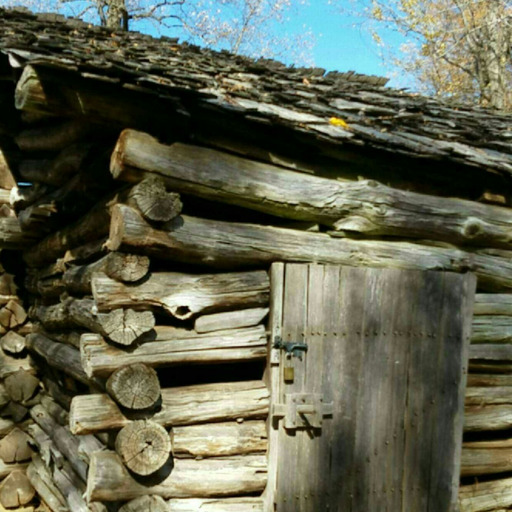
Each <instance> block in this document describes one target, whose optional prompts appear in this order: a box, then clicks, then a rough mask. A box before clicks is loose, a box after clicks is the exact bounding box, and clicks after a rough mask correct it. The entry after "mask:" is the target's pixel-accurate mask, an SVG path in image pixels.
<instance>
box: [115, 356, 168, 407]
mask: <svg viewBox="0 0 512 512" xmlns="http://www.w3.org/2000/svg"><path fill="white" fill-rule="evenodd" d="M106 387H107V391H108V393H109V395H110V396H111V397H112V398H113V399H114V400H115V401H116V402H117V403H118V404H119V405H121V406H123V407H125V408H127V409H133V410H143V409H149V408H151V407H153V406H154V405H155V404H156V403H157V401H158V399H159V398H160V383H159V382H158V376H157V374H156V372H155V370H153V368H150V367H149V366H146V365H145V364H141V363H137V364H131V365H129V366H125V367H123V368H118V369H117V370H116V371H115V372H114V373H113V374H112V375H111V376H110V377H109V379H108V381H107V386H106Z"/></svg>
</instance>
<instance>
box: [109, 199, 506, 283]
mask: <svg viewBox="0 0 512 512" xmlns="http://www.w3.org/2000/svg"><path fill="white" fill-rule="evenodd" d="M107 244H108V246H109V247H110V249H111V250H118V249H119V248H122V249H123V250H126V251H128V252H130V251H132V252H138V253H143V254H147V255H149V256H154V257H156V258H159V259H162V260H167V261H179V262H184V263H196V264H201V265H206V266H210V267H216V268H224V269H225V268H229V269H237V268H238V269H240V268H247V267H254V266H257V265H259V266H263V265H269V264H270V263H272V262H275V261H284V262H306V263H308V262H316V263H333V264H340V265H347V266H351V267H379V268H386V267H391V268H397V269H404V270H451V271H456V272H463V271H466V270H471V271H473V272H474V273H475V274H476V275H477V277H478V286H479V288H480V289H481V290H486V291H500V290H501V291H503V290H505V291H506V290H511V289H512V277H511V276H512V263H511V262H510V261H509V259H508V258H503V257H499V256H491V255H488V254H485V253H484V252H481V251H480V252H479V251H475V252H473V251H472V252H466V251H462V250H459V249H452V248H444V247H434V246H426V245H421V244H413V243H407V242H394V241H393V242H391V241H382V240H353V239H348V238H332V237H330V236H329V235H327V234H324V233H310V232H305V231H298V230H293V229H283V228H277V227H271V226H262V225H255V224H244V223H236V222H223V221H216V220H207V219H200V218H197V217H189V216H186V215H182V216H180V217H178V218H177V219H175V220H173V221H171V222H169V223H167V224H165V225H163V226H160V227H159V229H156V228H154V227H152V226H150V225H149V224H148V223H147V222H145V221H144V219H143V218H142V217H141V216H140V215H139V214H138V213H137V212H136V211H135V210H133V209H132V208H130V207H128V206H124V205H117V206H116V207H114V209H113V211H112V224H111V229H110V235H109V240H108V242H107Z"/></svg>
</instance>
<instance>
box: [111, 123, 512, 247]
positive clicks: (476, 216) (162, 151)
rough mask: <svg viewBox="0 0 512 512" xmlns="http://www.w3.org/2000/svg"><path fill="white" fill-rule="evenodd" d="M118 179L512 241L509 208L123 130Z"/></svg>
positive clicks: (398, 229) (349, 219)
mask: <svg viewBox="0 0 512 512" xmlns="http://www.w3.org/2000/svg"><path fill="white" fill-rule="evenodd" d="M111 172H112V174H113V176H114V177H115V178H121V179H124V180H127V181H138V180H140V179H141V177H143V176H144V175H145V173H151V174H153V175H156V176H158V177H161V178H162V179H164V180H165V182H166V184H167V186H168V187H169V188H170V189H171V190H176V191H178V192H182V193H186V194H192V195H198V196H200V197H203V198H206V199H213V200H216V201H222V202H226V203H229V204H235V205H238V206H243V207H245V208H252V209H255V210H258V211H263V212H265V213H270V214H272V215H277V216H282V217H287V218H292V219H299V220H308V221H314V222H319V223H322V224H327V225H330V226H334V227H335V228H336V229H340V230H346V231H355V232H358V233H365V234H367V235H395V236H396V235H397V234H399V236H403V237H405V238H414V237H416V238H429V239H439V240H447V241H449V242H456V243H459V244H461V243H462V244H464V243H469V244H477V245H486V246H488V247H492V246H499V247H511V245H510V241H509V232H510V229H511V227H512V213H511V212H510V211H509V210H508V209H507V208H500V207H497V206H490V205H484V204H478V203H476V202H473V201H465V200H461V199H452V198H445V197H443V198H441V197H437V196H433V195H425V194H418V193H415V192H409V191H404V190H398V189H393V188H391V187H387V186H385V185H383V184H381V183H378V182H376V181H372V180H362V181H354V182H348V181H345V182H341V181H334V180H329V179H325V178H320V177H317V176H310V175H309V176H308V175H301V176H300V179H297V173H295V172H293V171H290V170H286V169H283V168H281V167H277V166H273V165H269V164H264V163H260V162H256V161H253V160H248V159H244V158H240V157H237V156H233V155H231V154H228V153H223V152H221V151H217V150H213V149H209V148H204V147H198V146H190V145H187V144H181V143H175V144H172V145H171V146H167V145H164V144H160V143H159V142H158V141H157V140H156V139H155V138H153V137H151V136H150V135H148V134H145V133H141V132H136V131H134V130H125V131H124V132H122V133H121V136H120V137H119V140H118V142H117V145H116V148H115V149H114V153H113V154H112V160H111Z"/></svg>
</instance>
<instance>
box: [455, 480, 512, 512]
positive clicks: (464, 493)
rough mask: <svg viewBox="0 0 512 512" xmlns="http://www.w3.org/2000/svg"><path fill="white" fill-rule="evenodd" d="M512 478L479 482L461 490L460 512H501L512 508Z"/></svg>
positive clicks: (464, 486) (465, 486)
mask: <svg viewBox="0 0 512 512" xmlns="http://www.w3.org/2000/svg"><path fill="white" fill-rule="evenodd" d="M511 486H512V478H503V479H501V480H492V481H490V482H477V483H475V484H472V485H463V486H461V487H460V489H459V507H460V512H490V511H492V512H499V509H507V510H508V509H509V507H510V506H512V492H510V487H511Z"/></svg>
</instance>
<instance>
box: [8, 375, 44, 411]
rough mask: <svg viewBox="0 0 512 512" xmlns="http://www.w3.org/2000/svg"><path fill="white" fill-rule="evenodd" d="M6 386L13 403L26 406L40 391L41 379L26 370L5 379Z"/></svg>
mask: <svg viewBox="0 0 512 512" xmlns="http://www.w3.org/2000/svg"><path fill="white" fill-rule="evenodd" d="M4 385H5V390H6V391H7V394H8V395H9V396H10V397H11V400H12V401H13V402H17V403H21V404H23V405H25V404H26V402H28V401H29V400H30V399H31V398H32V397H33V396H34V395H35V394H36V393H37V391H38V390H39V379H38V378H37V377H35V376H34V375H32V374H31V373H29V372H27V371H25V370H18V371H17V372H16V373H13V374H11V375H9V376H8V377H7V378H6V379H5V381H4Z"/></svg>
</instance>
